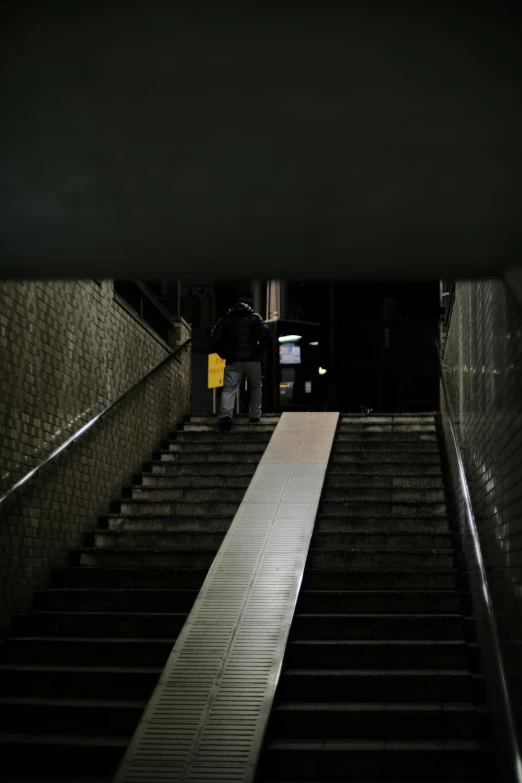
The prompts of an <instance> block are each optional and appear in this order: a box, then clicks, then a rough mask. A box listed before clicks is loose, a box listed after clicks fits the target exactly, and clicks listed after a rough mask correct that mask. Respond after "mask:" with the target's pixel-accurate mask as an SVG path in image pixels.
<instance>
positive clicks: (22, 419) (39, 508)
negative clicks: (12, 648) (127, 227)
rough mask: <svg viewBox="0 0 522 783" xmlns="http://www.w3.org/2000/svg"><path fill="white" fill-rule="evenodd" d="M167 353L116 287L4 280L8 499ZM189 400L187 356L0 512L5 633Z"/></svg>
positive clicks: (3, 473) (181, 330) (4, 479)
mask: <svg viewBox="0 0 522 783" xmlns="http://www.w3.org/2000/svg"><path fill="white" fill-rule="evenodd" d="M189 336H190V329H189V327H188V326H187V324H186V323H185V322H184V321H183V320H181V319H179V320H177V321H176V323H175V325H174V327H173V329H172V335H171V340H170V344H171V347H175V346H176V345H177V344H181V342H183V341H184V340H186V339H187V338H188V337H189ZM167 354H168V350H167V348H166V347H165V346H164V345H162V344H161V343H160V342H158V340H156V339H155V338H154V337H153V336H152V335H151V334H150V333H149V332H148V331H147V330H146V329H145V328H144V327H143V326H142V325H141V324H140V323H138V322H136V320H134V319H133V318H132V317H131V316H130V315H129V314H128V313H127V312H126V311H125V310H124V309H123V308H122V307H121V306H120V305H118V304H117V303H116V302H114V300H113V296H112V283H111V282H110V281H104V282H102V283H101V285H100V284H98V283H97V282H95V281H94V280H87V281H75V282H64V281H60V282H52V281H50V282H20V283H19V282H3V283H0V494H2V492H5V491H6V490H7V489H8V488H9V487H11V486H12V485H13V484H14V483H15V481H16V480H17V479H18V478H20V477H21V476H22V475H24V474H25V473H27V471H28V470H29V469H30V468H31V467H34V466H35V465H36V464H37V463H38V462H39V461H40V460H41V459H42V458H43V457H44V456H46V455H47V454H48V453H50V452H51V451H52V450H53V448H55V447H56V446H58V445H59V444H60V443H61V442H63V441H64V440H66V439H67V437H68V436H69V435H70V434H72V433H73V432H74V431H76V430H77V429H78V428H79V427H80V426H81V424H82V423H85V422H86V421H88V420H89V419H90V418H92V416H94V415H95V414H96V413H98V412H100V411H101V410H102V409H103V408H104V407H105V406H106V405H108V404H109V403H110V402H112V401H113V400H114V399H115V398H116V397H117V396H118V395H119V394H121V393H122V392H124V391H125V390H126V389H127V388H128V387H129V386H131V385H132V383H133V382H135V381H137V380H138V379H139V378H140V377H141V376H142V375H144V374H145V373H146V372H147V371H148V370H149V369H151V368H152V367H153V366H154V365H155V364H157V363H158V362H159V361H161V359H163V358H164V357H165V356H167ZM189 404H190V349H184V351H183V352H182V353H181V354H180V358H179V360H178V359H173V360H172V362H170V363H168V364H167V365H166V367H165V368H163V369H161V370H159V372H158V373H157V374H156V375H154V376H152V378H151V379H149V380H148V381H146V382H145V384H144V385H143V386H141V387H139V388H138V389H137V390H136V391H135V392H133V393H132V395H130V396H129V397H128V398H127V400H126V401H124V402H123V403H122V404H121V405H119V406H117V407H116V408H115V409H114V410H113V411H112V412H111V413H110V414H108V416H107V417H106V418H105V419H104V420H103V421H102V422H101V423H99V424H98V425H96V426H95V427H94V428H93V429H92V430H91V431H90V432H89V433H88V434H86V435H85V436H84V437H83V438H82V439H81V440H80V441H79V442H78V443H76V444H75V445H74V446H73V447H72V449H70V450H68V451H67V452H66V453H64V454H63V455H60V457H58V459H57V461H56V463H52V464H51V465H50V466H49V467H46V468H44V469H43V471H42V472H41V473H40V474H39V476H38V477H37V478H36V479H34V480H32V481H30V482H29V483H28V484H27V485H26V486H25V487H23V488H22V489H21V490H20V491H19V492H17V493H15V494H14V495H12V496H11V498H8V500H7V501H6V502H5V504H3V505H2V506H1V507H0V635H2V634H5V633H6V630H7V628H8V622H9V618H10V616H11V615H12V614H13V613H18V612H21V611H24V610H26V609H27V608H28V607H29V606H30V603H31V600H32V596H33V594H34V592H35V591H36V590H37V589H39V588H41V587H42V586H43V585H45V583H46V581H47V579H48V576H49V573H50V569H51V567H52V566H54V565H60V564H63V563H65V562H66V556H67V550H68V548H69V547H72V546H77V545H78V544H81V543H82V540H83V533H84V532H87V531H92V529H93V527H94V525H95V524H96V519H97V516H98V515H99V514H102V513H104V512H106V511H107V508H108V504H109V502H110V501H111V500H113V499H115V498H117V497H118V496H119V494H120V490H121V487H122V485H123V484H125V483H128V482H129V481H130V480H131V477H132V473H133V472H135V471H138V470H139V469H140V467H141V465H142V462H143V461H144V460H145V459H149V458H150V454H151V452H152V451H153V450H154V449H155V448H157V446H158V444H159V443H160V441H161V439H162V437H163V436H164V435H165V434H166V433H167V432H168V430H169V428H172V427H175V426H176V424H177V423H178V422H179V421H180V420H181V419H182V417H183V415H184V414H185V413H188V412H189Z"/></svg>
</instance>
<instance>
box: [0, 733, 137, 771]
mask: <svg viewBox="0 0 522 783" xmlns="http://www.w3.org/2000/svg"><path fill="white" fill-rule="evenodd" d="M129 739H130V738H129V737H126V736H125V737H117V736H108V737H100V736H89V735H86V736H74V735H72V736H71V735H69V736H68V735H57V734H51V735H45V734H27V733H25V732H24V733H20V734H14V733H9V734H7V733H6V734H0V756H1V758H2V773H3V774H6V773H11V774H13V773H14V774H16V777H19V776H21V775H24V774H30V773H33V774H38V775H39V778H38V779H39V781H41V780H44V778H42V777H41V773H42V770H45V773H46V775H52V774H55V775H67V778H66V779H65V780H64V781H63V783H66V782H67V783H68V782H69V781H70V780H74V778H70V777H69V774H70V772H71V770H81V771H82V774H83V775H84V776H85V775H89V774H90V773H91V774H94V775H96V776H98V775H99V771H100V770H103V771H104V777H105V775H107V774H109V775H111V776H113V775H114V774H115V773H116V770H117V768H118V765H119V763H120V761H121V759H122V758H123V755H124V753H125V751H126V750H127V747H128V744H129Z"/></svg>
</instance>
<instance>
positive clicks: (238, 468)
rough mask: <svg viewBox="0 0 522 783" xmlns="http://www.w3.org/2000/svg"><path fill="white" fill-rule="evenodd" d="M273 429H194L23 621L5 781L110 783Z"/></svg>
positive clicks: (4, 723)
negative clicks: (88, 782) (95, 782)
mask: <svg viewBox="0 0 522 783" xmlns="http://www.w3.org/2000/svg"><path fill="white" fill-rule="evenodd" d="M277 421H278V417H276V416H265V417H264V418H263V420H262V424H261V425H258V426H253V425H249V424H248V421H247V419H245V418H244V417H238V419H236V424H235V426H234V428H233V430H232V431H231V432H229V433H219V432H218V431H217V424H216V421H215V419H209V418H206V417H197V418H193V419H192V420H191V421H187V422H186V423H185V426H184V427H183V428H182V429H181V430H180V431H178V432H175V433H172V434H171V436H170V437H169V439H168V441H166V442H165V443H164V444H163V449H162V450H161V451H160V452H158V453H156V454H154V455H153V458H152V461H151V462H149V463H146V464H145V465H144V469H143V472H142V473H141V475H139V476H136V477H135V479H134V483H133V485H132V486H131V487H128V488H126V489H125V490H124V491H123V494H122V497H121V500H120V501H118V502H117V503H115V504H113V508H112V509H111V513H109V514H108V515H107V516H105V517H103V518H101V519H100V520H99V524H98V527H97V529H96V530H95V531H94V533H92V534H89V535H87V536H86V537H85V538H86V540H85V545H84V546H83V547H81V548H78V549H75V550H73V551H71V552H70V555H69V565H68V566H67V567H65V568H58V569H55V570H54V572H53V575H52V582H51V586H50V587H49V589H47V590H45V591H43V592H42V593H40V594H39V595H37V596H36V598H35V601H34V607H33V610H32V611H31V612H29V613H28V614H26V615H23V616H18V617H16V618H15V619H14V623H13V634H12V636H11V638H10V639H9V640H8V641H7V642H6V643H5V644H4V645H3V649H2V652H1V665H0V758H1V764H0V767H1V769H2V780H4V781H8V780H13V781H14V780H18V781H22V780H24V781H27V782H29V781H44V780H49V781H51V780H56V781H57V780H67V781H75V780H77V781H85V783H87V781H89V780H97V781H100V780H107V781H109V780H112V776H113V774H114V772H115V770H116V768H117V765H118V763H119V761H120V759H121V758H122V756H123V753H124V751H125V750H126V748H127V745H128V743H129V741H130V739H131V736H132V734H133V732H134V729H135V727H136V725H137V723H138V720H139V718H140V716H141V714H142V712H143V709H144V707H145V705H146V703H147V701H148V699H149V697H150V695H151V693H152V690H153V688H154V686H155V683H156V681H157V679H158V677H159V675H160V673H161V671H162V669H163V666H164V664H165V662H166V659H167V657H168V655H169V653H170V651H171V649H172V646H173V644H174V641H175V639H176V637H177V635H178V633H179V631H180V629H181V628H182V626H183V624H184V622H185V620H186V618H187V616H188V613H189V611H190V609H191V607H192V604H193V602H194V600H195V598H196V596H197V594H198V592H199V589H200V587H201V585H202V583H203V580H204V579H205V576H206V574H207V571H208V569H209V567H210V565H211V563H212V561H213V559H214V556H215V554H216V552H217V550H218V548H219V546H220V544H221V542H222V540H223V537H224V535H225V533H226V531H227V529H228V527H229V525H230V523H231V521H232V519H233V517H234V514H235V512H236V510H237V508H238V506H239V504H240V503H241V500H242V498H243V495H244V493H245V491H246V488H247V487H248V484H249V482H250V480H251V477H252V475H253V474H254V472H255V469H256V466H257V463H258V462H259V460H260V458H261V456H262V454H263V452H264V450H265V448H266V445H267V443H268V441H269V439H270V437H271V434H272V432H273V430H274V428H275V426H276V424H277Z"/></svg>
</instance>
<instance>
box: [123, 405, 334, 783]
mask: <svg viewBox="0 0 522 783" xmlns="http://www.w3.org/2000/svg"><path fill="white" fill-rule="evenodd" d="M337 421H338V414H337V413H284V414H283V415H282V416H281V419H280V421H279V424H278V425H277V427H276V429H275V431H274V434H273V436H272V438H271V440H270V442H269V444H268V447H267V449H266V451H265V453H264V455H263V457H262V459H261V461H260V463H259V466H258V468H257V470H256V473H255V475H254V477H253V479H252V482H251V484H250V486H249V488H248V490H247V492H246V494H245V497H244V499H243V502H242V503H241V506H240V507H239V509H238V511H237V513H236V516H235V517H234V520H233V522H232V525H231V526H230V529H229V531H228V533H227V535H226V537H225V539H224V541H223V544H222V546H221V548H220V550H219V552H218V554H217V556H216V559H215V560H214V563H213V564H212V567H211V569H210V571H209V573H208V575H207V578H206V580H205V582H204V584H203V587H202V589H201V592H200V594H199V596H198V598H197V599H196V602H195V604H194V606H193V608H192V611H191V613H190V615H189V617H188V619H187V622H186V623H185V626H184V628H183V630H182V632H181V634H180V636H179V637H178V639H177V641H176V644H175V646H174V648H173V650H172V653H171V655H170V657H169V659H168V661H167V664H166V666H165V669H164V671H163V674H162V676H161V677H160V680H159V681H158V684H157V686H156V689H155V691H154V693H153V695H152V697H151V700H150V702H149V704H148V706H147V708H146V710H145V712H144V714H143V717H142V719H141V721H140V723H139V725H138V728H137V730H136V733H135V735H134V737H133V740H132V742H131V744H130V746H129V748H128V751H127V753H126V755H125V757H124V759H123V761H122V763H121V766H120V768H119V770H118V773H117V775H116V777H115V783H151V781H169V782H171V781H194V782H197V781H201V782H202V783H203V781H205V782H208V781H228V782H229V783H232V782H233V781H241V782H242V783H246V782H247V781H252V780H253V779H254V775H255V769H256V764H257V760H258V756H259V752H260V749H261V744H262V741H263V735H264V731H265V728H266V724H267V721H268V717H269V714H270V709H271V706H272V702H273V698H274V692H275V688H276V685H277V681H278V678H279V673H280V670H281V665H282V660H283V654H284V651H285V647H286V642H287V638H288V633H289V629H290V624H291V621H292V617H293V614H294V609H295V604H296V601H297V595H298V592H299V587H300V584H301V579H302V575H303V570H304V566H305V561H306V557H307V554H308V548H309V544H310V538H311V535H312V531H313V527H314V521H315V516H316V513H317V507H318V504H319V499H320V495H321V490H322V486H323V481H324V476H325V472H326V467H327V464H328V460H329V457H330V452H331V449H332V443H333V439H334V435H335V430H336V427H337Z"/></svg>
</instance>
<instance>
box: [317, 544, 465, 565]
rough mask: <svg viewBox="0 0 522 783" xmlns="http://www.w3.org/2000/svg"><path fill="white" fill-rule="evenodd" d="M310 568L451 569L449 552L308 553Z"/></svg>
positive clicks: (375, 551)
mask: <svg viewBox="0 0 522 783" xmlns="http://www.w3.org/2000/svg"><path fill="white" fill-rule="evenodd" d="M307 565H308V566H309V567H310V568H378V567H380V568H451V567H452V566H453V565H454V553H453V550H452V549H441V550H438V551H437V550H433V549H424V550H423V549H416V550H412V549H402V550H401V549H397V550H393V551H392V550H389V549H373V550H372V549H368V550H366V551H362V550H360V549H351V550H350V549H344V550H343V549H339V550H336V549H310V551H309V553H308V559H307Z"/></svg>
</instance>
